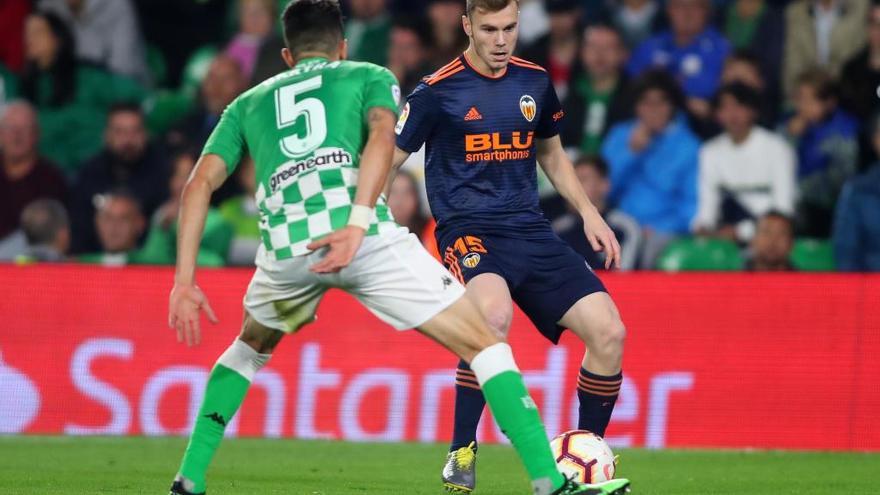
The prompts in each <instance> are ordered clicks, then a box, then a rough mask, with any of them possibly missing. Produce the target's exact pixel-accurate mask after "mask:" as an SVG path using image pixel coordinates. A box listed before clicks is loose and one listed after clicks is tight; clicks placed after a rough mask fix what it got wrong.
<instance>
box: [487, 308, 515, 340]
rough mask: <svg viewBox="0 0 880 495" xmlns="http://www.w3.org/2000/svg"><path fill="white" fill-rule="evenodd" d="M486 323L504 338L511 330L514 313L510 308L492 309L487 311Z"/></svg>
mask: <svg viewBox="0 0 880 495" xmlns="http://www.w3.org/2000/svg"><path fill="white" fill-rule="evenodd" d="M485 318H486V325H487V326H488V327H489V329H490V330H492V332H494V333H495V334H496V335H497V336H499V337H501V338H503V337H504V336H506V335H507V331H508V330H510V322H511V321H512V320H513V313H512V312H511V311H510V310H508V309H504V308H501V309H490V310H489V311H487V312H486V315H485Z"/></svg>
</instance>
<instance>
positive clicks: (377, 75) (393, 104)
mask: <svg viewBox="0 0 880 495" xmlns="http://www.w3.org/2000/svg"><path fill="white" fill-rule="evenodd" d="M376 107H380V108H387V109H389V110H391V111H392V112H394V115H397V109H398V108H400V86H399V85H398V84H397V78H396V77H394V74H392V73H391V71H390V70H388V69H386V68H384V67H379V66H370V67H369V73H368V75H367V80H366V88H365V90H364V121H366V120H367V113H368V112H369V110H370V109H371V108H376Z"/></svg>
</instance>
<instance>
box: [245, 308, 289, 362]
mask: <svg viewBox="0 0 880 495" xmlns="http://www.w3.org/2000/svg"><path fill="white" fill-rule="evenodd" d="M283 336H284V334H283V333H282V332H279V331H278V330H273V329H271V328H267V327H264V326H262V325H260V324H259V323H257V322H256V321H255V320H254V319H252V318H250V317H245V320H244V325H243V326H242V330H241V335H239V336H238V339H239V340H241V341H242V342H244V343H245V344H247V345H249V346H251V347H252V348H253V349H254V350H255V351H257V352H259V353H260V354H271V353H272V351H274V350H275V347H276V346H277V345H278V343H279V342H281V338H282V337H283Z"/></svg>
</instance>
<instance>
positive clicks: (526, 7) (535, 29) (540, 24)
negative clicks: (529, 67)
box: [429, 0, 550, 46]
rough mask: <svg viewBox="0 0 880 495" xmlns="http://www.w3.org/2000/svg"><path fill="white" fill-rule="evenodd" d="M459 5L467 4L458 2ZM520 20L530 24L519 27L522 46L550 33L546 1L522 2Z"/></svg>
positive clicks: (519, 38)
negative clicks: (526, 20) (525, 20)
mask: <svg viewBox="0 0 880 495" xmlns="http://www.w3.org/2000/svg"><path fill="white" fill-rule="evenodd" d="M429 1H430V0H429ZM458 3H460V4H464V3H465V2H464V1H458ZM519 18H520V19H528V22H520V23H519V26H518V28H519V33H518V35H517V40H518V43H519V44H520V45H521V46H525V45H528V44H531V43H534V42H535V41H536V40H537V39H538V38H540V37H541V36H544V35H545V34H547V32H548V31H550V19H549V16H548V15H547V10H546V9H545V8H544V0H520V1H519Z"/></svg>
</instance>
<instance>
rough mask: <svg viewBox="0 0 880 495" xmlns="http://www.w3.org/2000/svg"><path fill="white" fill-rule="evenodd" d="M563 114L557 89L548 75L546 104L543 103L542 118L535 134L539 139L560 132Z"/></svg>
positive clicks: (550, 136) (545, 93) (545, 94)
mask: <svg viewBox="0 0 880 495" xmlns="http://www.w3.org/2000/svg"><path fill="white" fill-rule="evenodd" d="M562 116H563V111H562V105H561V104H560V103H559V97H558V96H556V89H555V88H554V87H553V83H551V82H550V78H549V77H548V78H547V90H546V91H545V92H544V104H543V105H541V118H540V120H538V126H537V127H536V128H535V136H536V137H538V138H539V139H547V138H552V137H553V136H555V135H557V134H559V130H560V126H561V124H562Z"/></svg>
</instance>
